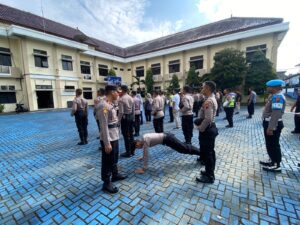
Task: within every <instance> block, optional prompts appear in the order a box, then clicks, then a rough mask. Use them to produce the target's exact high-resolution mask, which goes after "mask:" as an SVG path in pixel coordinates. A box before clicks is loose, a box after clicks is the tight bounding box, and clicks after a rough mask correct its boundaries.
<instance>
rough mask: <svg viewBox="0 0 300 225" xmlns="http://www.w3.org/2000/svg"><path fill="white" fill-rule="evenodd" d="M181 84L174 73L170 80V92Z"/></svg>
mask: <svg viewBox="0 0 300 225" xmlns="http://www.w3.org/2000/svg"><path fill="white" fill-rule="evenodd" d="M179 88H180V85H179V80H178V77H177V75H176V74H173V76H172V80H171V82H170V85H169V87H168V92H170V93H171V92H173V90H176V89H179Z"/></svg>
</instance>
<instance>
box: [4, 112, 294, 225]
mask: <svg viewBox="0 0 300 225" xmlns="http://www.w3.org/2000/svg"><path fill="white" fill-rule="evenodd" d="M223 117H224V114H221V116H220V118H218V119H217V126H218V127H219V133H220V135H219V136H218V137H217V141H216V153H217V165H216V181H215V183H214V184H212V185H207V184H206V185H203V184H199V183H196V182H195V178H196V176H199V171H200V168H201V167H200V165H199V164H198V163H197V161H196V157H195V156H187V155H181V154H179V153H177V152H175V151H172V150H170V149H169V148H167V147H164V146H157V147H154V148H152V149H151V151H150V161H149V170H148V171H147V172H146V173H145V174H143V175H137V174H134V169H135V168H137V167H138V166H140V165H141V164H140V162H138V160H137V157H139V156H141V154H142V151H141V150H140V151H137V154H136V155H135V156H134V157H133V158H130V159H122V158H121V159H120V161H119V166H120V170H121V171H123V172H125V173H128V175H129V178H128V179H126V180H125V181H121V182H118V183H117V186H118V187H119V188H120V192H119V193H118V194H115V195H109V194H106V193H104V192H103V191H102V190H101V188H102V182H101V177H100V168H101V162H100V156H101V153H100V152H99V151H98V147H99V140H97V139H96V137H97V136H98V134H97V128H96V127H97V126H96V123H95V121H94V118H93V116H92V110H90V118H89V127H88V130H89V144H88V145H84V146H77V145H76V144H77V142H78V134H77V131H76V128H75V123H74V118H71V117H70V113H69V111H53V112H52V111H51V112H35V113H27V114H19V115H1V116H0V128H1V129H0V224H147V225H149V224H166V225H167V224H300V170H299V168H298V167H297V163H298V162H300V158H299V155H300V147H299V146H300V141H299V137H298V136H297V135H292V134H291V133H290V131H291V130H292V129H293V116H292V115H291V114H286V115H285V116H284V123H285V128H284V129H283V132H282V138H281V146H282V151H283V163H282V167H283V171H282V173H280V174H273V173H270V172H265V171H263V170H262V169H261V167H260V165H259V163H258V161H259V160H260V159H266V158H267V156H266V150H265V145H264V137H263V131H262V128H261V119H260V117H261V107H257V109H256V114H255V117H254V118H253V119H252V120H246V119H245V117H246V111H245V109H243V110H242V112H241V113H240V114H239V115H235V116H234V123H235V127H234V128H232V129H225V128H224V127H225V125H226V124H227V123H226V122H225V121H224V120H222V118H223ZM167 121H168V118H165V130H166V131H171V132H173V133H174V134H175V135H176V136H177V137H178V138H180V139H183V135H182V131H181V130H173V129H172V128H173V127H174V124H170V123H167ZM141 129H142V130H141V134H144V133H148V132H153V128H152V124H144V125H143V126H142V128H141ZM193 144H194V145H196V146H198V134H197V132H196V130H195V131H194V137H193ZM123 150H124V144H123V140H122V139H121V140H120V152H123Z"/></svg>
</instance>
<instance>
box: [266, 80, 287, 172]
mask: <svg viewBox="0 0 300 225" xmlns="http://www.w3.org/2000/svg"><path fill="white" fill-rule="evenodd" d="M266 85H267V92H269V93H270V94H271V95H270V96H269V98H268V100H267V103H266V105H265V108H264V111H263V115H262V118H263V127H264V136H265V141H266V148H267V152H268V155H269V158H270V159H269V161H266V162H264V161H260V164H261V165H263V170H266V171H272V172H280V171H281V167H280V163H281V157H282V156H281V148H280V144H279V138H280V134H281V130H282V128H283V122H282V115H283V113H284V109H285V104H286V100H285V97H284V95H283V94H282V92H281V91H282V86H283V85H284V82H283V81H282V80H270V81H268V82H267V83H266Z"/></svg>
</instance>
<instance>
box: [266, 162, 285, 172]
mask: <svg viewBox="0 0 300 225" xmlns="http://www.w3.org/2000/svg"><path fill="white" fill-rule="evenodd" d="M263 170H265V171H270V172H281V166H280V164H278V163H272V165H270V166H264V167H263Z"/></svg>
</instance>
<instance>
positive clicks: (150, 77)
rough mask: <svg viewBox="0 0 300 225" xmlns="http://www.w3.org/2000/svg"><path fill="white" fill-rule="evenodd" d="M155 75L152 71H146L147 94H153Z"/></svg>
mask: <svg viewBox="0 0 300 225" xmlns="http://www.w3.org/2000/svg"><path fill="white" fill-rule="evenodd" d="M153 83H154V81H153V74H152V70H151V69H147V71H146V79H145V85H146V90H147V93H151V91H152V90H153Z"/></svg>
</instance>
